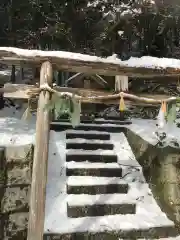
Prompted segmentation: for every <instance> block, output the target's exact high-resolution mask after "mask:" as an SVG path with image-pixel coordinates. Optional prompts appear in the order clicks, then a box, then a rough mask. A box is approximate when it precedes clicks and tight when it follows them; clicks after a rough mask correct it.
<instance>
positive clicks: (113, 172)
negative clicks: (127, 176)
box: [66, 162, 122, 177]
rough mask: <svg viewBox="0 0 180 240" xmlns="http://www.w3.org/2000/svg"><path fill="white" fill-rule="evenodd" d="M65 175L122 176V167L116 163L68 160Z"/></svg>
mask: <svg viewBox="0 0 180 240" xmlns="http://www.w3.org/2000/svg"><path fill="white" fill-rule="evenodd" d="M66 175H67V176H73V175H74V176H99V177H122V169H121V168H120V167H119V165H118V164H117V163H90V162H82V163H78V162H69V163H67V164H66Z"/></svg>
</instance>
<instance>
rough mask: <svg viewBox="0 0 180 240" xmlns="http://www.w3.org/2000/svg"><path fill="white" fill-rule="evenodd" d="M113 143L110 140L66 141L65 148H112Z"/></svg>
mask: <svg viewBox="0 0 180 240" xmlns="http://www.w3.org/2000/svg"><path fill="white" fill-rule="evenodd" d="M113 148H114V145H113V144H112V143H110V142H107V143H105V142H94V141H93V140H86V141H84V142H82V141H76V140H74V142H67V143H66V149H83V150H97V149H103V150H113Z"/></svg>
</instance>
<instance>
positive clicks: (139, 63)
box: [0, 47, 180, 69]
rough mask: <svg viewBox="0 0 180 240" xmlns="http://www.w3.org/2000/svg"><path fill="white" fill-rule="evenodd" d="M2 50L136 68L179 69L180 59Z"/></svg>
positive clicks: (8, 48)
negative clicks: (123, 59)
mask: <svg viewBox="0 0 180 240" xmlns="http://www.w3.org/2000/svg"><path fill="white" fill-rule="evenodd" d="M0 51H5V52H12V53H14V54H17V55H18V56H19V57H22V56H25V57H27V58H28V57H29V58H30V57H38V56H41V57H57V58H61V59H62V58H64V59H65V58H67V59H70V60H77V61H88V62H98V63H109V64H117V65H120V66H122V67H136V68H142V67H143V68H151V69H166V68H174V69H179V66H180V60H178V59H170V58H156V57H150V56H144V57H141V58H134V57H131V58H130V59H129V60H126V61H122V60H120V59H118V58H114V56H110V57H107V58H101V57H97V56H91V55H87V54H80V53H73V52H65V51H41V50H28V49H20V48H13V47H0Z"/></svg>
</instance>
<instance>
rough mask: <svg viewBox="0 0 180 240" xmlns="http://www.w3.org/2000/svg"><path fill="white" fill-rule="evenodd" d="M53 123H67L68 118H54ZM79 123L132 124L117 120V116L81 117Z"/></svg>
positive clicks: (127, 121)
mask: <svg viewBox="0 0 180 240" xmlns="http://www.w3.org/2000/svg"><path fill="white" fill-rule="evenodd" d="M54 122H55V123H57V122H61V123H69V119H61V120H55V121H54ZM81 123H83V124H116V125H125V124H132V121H130V120H119V119H118V118H115V119H104V118H95V119H83V117H81Z"/></svg>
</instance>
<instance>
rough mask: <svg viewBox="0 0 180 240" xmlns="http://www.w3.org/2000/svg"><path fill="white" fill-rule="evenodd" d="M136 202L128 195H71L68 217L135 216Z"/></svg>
mask: <svg viewBox="0 0 180 240" xmlns="http://www.w3.org/2000/svg"><path fill="white" fill-rule="evenodd" d="M135 213H136V202H135V201H133V200H129V199H128V197H127V194H99V195H88V194H87V195H86V194H85V195H84V194H80V195H69V196H68V203H67V214H68V217H71V218H78V217H87V216H89V217H93V216H105V215H115V214H135Z"/></svg>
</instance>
